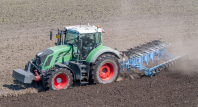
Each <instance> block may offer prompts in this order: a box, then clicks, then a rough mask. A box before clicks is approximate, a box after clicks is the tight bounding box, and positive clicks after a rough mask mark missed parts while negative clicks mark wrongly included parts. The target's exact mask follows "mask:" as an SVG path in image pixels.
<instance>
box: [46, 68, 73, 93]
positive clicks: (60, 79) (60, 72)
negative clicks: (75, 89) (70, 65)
mask: <svg viewBox="0 0 198 107" xmlns="http://www.w3.org/2000/svg"><path fill="white" fill-rule="evenodd" d="M72 84H73V77H72V74H71V72H70V70H68V69H66V68H55V69H50V70H49V71H48V73H47V75H46V76H45V79H44V86H45V89H50V90H61V89H67V88H69V87H70V86H71V85H72Z"/></svg>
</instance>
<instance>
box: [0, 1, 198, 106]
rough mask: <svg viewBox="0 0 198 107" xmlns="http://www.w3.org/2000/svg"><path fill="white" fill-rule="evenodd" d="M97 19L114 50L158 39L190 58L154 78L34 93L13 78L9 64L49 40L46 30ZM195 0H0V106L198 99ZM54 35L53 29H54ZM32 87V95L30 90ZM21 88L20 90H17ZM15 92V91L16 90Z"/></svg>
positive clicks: (17, 64)
mask: <svg viewBox="0 0 198 107" xmlns="http://www.w3.org/2000/svg"><path fill="white" fill-rule="evenodd" d="M87 23H89V24H90V25H97V24H99V25H100V26H101V27H102V28H103V29H104V30H105V33H104V34H103V44H104V45H106V46H109V47H112V48H115V47H117V48H118V50H120V51H121V50H126V49H127V48H130V47H134V46H137V45H139V44H142V43H145V42H149V41H151V40H155V39H158V38H162V40H163V41H166V42H170V43H171V44H172V45H171V46H169V47H167V51H169V52H170V53H172V54H173V55H174V56H178V55H182V54H187V55H188V56H189V61H186V62H184V63H183V64H182V65H179V66H177V67H175V68H173V69H170V70H168V71H164V72H160V73H159V74H157V75H156V76H155V77H152V78H149V77H142V78H141V79H135V80H128V79H123V81H119V82H115V83H112V84H106V85H101V84H99V85H91V86H78V87H71V88H70V89H67V90H61V91H47V92H39V93H38V91H39V90H40V87H39V86H37V85H36V84H31V85H27V84H22V83H19V82H18V81H16V80H13V78H12V70H13V69H18V68H20V69H24V65H25V64H26V63H27V62H28V60H29V59H31V58H33V57H34V56H35V55H36V53H37V52H39V51H40V50H42V49H45V48H48V47H50V46H53V45H54V42H55V41H56V40H55V38H53V41H50V40H49V31H50V29H53V28H60V29H63V27H64V26H68V25H79V24H87ZM197 29H198V1H196V0H190V1H189V0H185V1H184V0H183V1H182V0H175V1H165V0H150V1H145V0H122V1H120V0H97V1H92V0H81V1H77V0H56V2H54V1H53V0H48V1H46V0H34V1H29V0H15V1H13V0H2V1H0V31H1V32H0V44H1V45H0V59H1V63H0V78H1V80H0V96H1V98H0V106H27V105H28V106H151V107H153V106H161V107H166V106H179V107H181V106H184V107H186V106H195V107H196V106H198V91H197V89H198V82H197V78H198V75H197V74H198V70H197V68H198V66H197V62H198V61H197V59H198V55H197V52H198V36H197V34H198V30H197ZM54 35H55V34H54ZM35 93H36V94H35ZM21 94H24V95H21ZM16 96H17V97H16Z"/></svg>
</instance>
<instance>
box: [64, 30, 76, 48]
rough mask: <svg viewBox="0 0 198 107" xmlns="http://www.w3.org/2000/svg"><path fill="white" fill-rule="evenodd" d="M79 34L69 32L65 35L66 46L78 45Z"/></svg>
mask: <svg viewBox="0 0 198 107" xmlns="http://www.w3.org/2000/svg"><path fill="white" fill-rule="evenodd" d="M77 37H78V34H77V33H75V32H72V31H67V33H66V35H65V42H64V43H65V44H72V45H74V44H76V43H77Z"/></svg>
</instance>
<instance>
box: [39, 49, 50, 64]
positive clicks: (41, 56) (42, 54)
mask: <svg viewBox="0 0 198 107" xmlns="http://www.w3.org/2000/svg"><path fill="white" fill-rule="evenodd" d="M52 53H54V51H53V50H51V49H45V50H42V51H40V52H38V53H37V54H36V64H37V65H40V64H42V63H44V61H45V59H46V57H47V56H48V55H50V54H52Z"/></svg>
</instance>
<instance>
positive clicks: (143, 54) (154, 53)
mask: <svg viewBox="0 0 198 107" xmlns="http://www.w3.org/2000/svg"><path fill="white" fill-rule="evenodd" d="M169 45H171V44H170V43H166V42H163V41H161V40H154V41H152V42H148V43H146V44H143V45H140V46H137V47H135V48H131V49H128V50H127V51H121V53H122V54H121V56H122V58H123V61H121V62H120V64H121V68H122V69H123V72H124V71H125V69H127V71H128V72H129V73H130V69H131V68H134V69H138V70H141V71H143V72H144V73H145V75H146V76H149V77H152V76H153V75H154V74H156V73H157V72H159V71H161V70H165V69H166V68H169V67H172V66H174V65H176V64H179V63H180V62H181V60H184V59H187V55H185V54H183V55H181V56H178V57H175V58H174V57H173V56H172V55H170V54H169V53H167V52H166V47H167V46H169ZM124 56H127V57H128V60H127V61H125V58H124ZM155 58H157V60H159V59H170V60H168V61H166V62H164V63H161V64H159V65H157V66H154V67H151V68H148V67H146V66H144V65H148V64H149V61H150V59H151V60H152V62H153V63H154V61H155Z"/></svg>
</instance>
